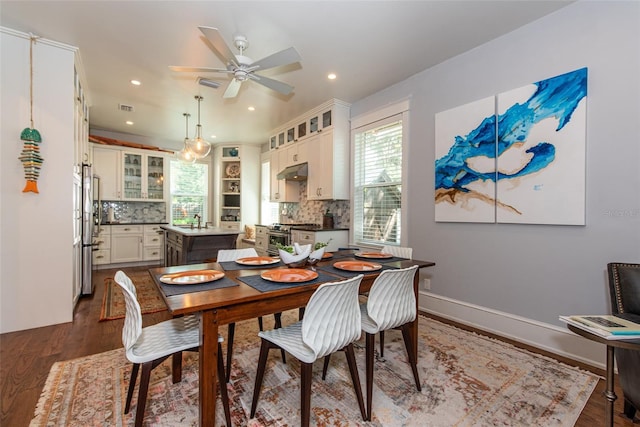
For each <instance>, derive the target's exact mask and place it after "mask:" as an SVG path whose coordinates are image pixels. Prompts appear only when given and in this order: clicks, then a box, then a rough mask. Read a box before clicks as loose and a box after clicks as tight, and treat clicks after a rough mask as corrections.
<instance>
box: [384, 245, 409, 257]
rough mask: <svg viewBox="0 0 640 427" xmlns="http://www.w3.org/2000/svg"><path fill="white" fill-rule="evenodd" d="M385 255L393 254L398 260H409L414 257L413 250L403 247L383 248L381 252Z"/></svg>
mask: <svg viewBox="0 0 640 427" xmlns="http://www.w3.org/2000/svg"><path fill="white" fill-rule="evenodd" d="M380 252H382V253H385V254H391V255H393V256H397V257H398V258H407V259H411V258H412V257H413V248H407V247H402V246H391V245H387V246H383V247H382V249H381V251H380Z"/></svg>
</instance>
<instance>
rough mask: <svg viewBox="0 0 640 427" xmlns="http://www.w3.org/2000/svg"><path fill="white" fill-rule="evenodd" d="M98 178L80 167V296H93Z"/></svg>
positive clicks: (85, 168) (90, 170)
mask: <svg viewBox="0 0 640 427" xmlns="http://www.w3.org/2000/svg"><path fill="white" fill-rule="evenodd" d="M100 212H101V209H100V178H99V177H98V176H96V175H93V171H92V167H91V165H88V164H83V165H82V295H91V294H93V277H92V273H93V251H94V250H97V249H94V243H93V238H94V237H97V235H98V226H99V225H100V222H101V218H100V216H101V215H100Z"/></svg>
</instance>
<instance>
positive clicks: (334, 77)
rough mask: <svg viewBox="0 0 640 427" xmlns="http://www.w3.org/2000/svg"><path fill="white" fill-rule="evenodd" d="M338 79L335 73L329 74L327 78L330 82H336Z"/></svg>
mask: <svg viewBox="0 0 640 427" xmlns="http://www.w3.org/2000/svg"><path fill="white" fill-rule="evenodd" d="M336 77H338V76H336V74H335V73H329V75H328V76H327V78H328V79H329V80H335V79H336Z"/></svg>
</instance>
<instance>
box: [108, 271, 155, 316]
mask: <svg viewBox="0 0 640 427" xmlns="http://www.w3.org/2000/svg"><path fill="white" fill-rule="evenodd" d="M127 275H128V276H129V278H130V279H131V281H132V282H133V284H134V285H135V287H136V294H137V295H138V303H139V304H140V309H141V310H142V314H149V313H157V312H158V311H163V310H166V309H167V306H166V304H165V303H164V301H163V299H162V296H161V295H160V292H158V289H157V288H156V285H155V283H153V279H151V276H150V275H149V273H148V272H146V271H145V272H134V273H127ZM104 286H105V288H104V297H103V299H102V308H101V310H100V321H101V322H102V321H104V320H114V319H122V318H123V317H124V314H125V311H126V308H125V302H124V296H123V295H122V290H121V289H120V286H118V284H117V283H116V282H115V281H114V280H113V278H112V277H109V278H106V279H104Z"/></svg>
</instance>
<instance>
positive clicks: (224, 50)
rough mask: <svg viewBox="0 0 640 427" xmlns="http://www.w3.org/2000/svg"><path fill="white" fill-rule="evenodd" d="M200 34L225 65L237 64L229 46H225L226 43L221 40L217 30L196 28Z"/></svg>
mask: <svg viewBox="0 0 640 427" xmlns="http://www.w3.org/2000/svg"><path fill="white" fill-rule="evenodd" d="M198 28H199V29H200V31H202V34H204V36H205V37H206V38H207V40H209V42H210V43H211V45H212V46H213V48H214V49H215V50H216V51H217V52H218V54H220V55H222V57H223V58H224V60H225V63H226V64H235V65H238V64H237V61H238V60H237V59H236V56H235V55H234V54H233V52H232V51H231V49H229V46H227V42H225V41H224V38H222V34H220V31H218V29H217V28H213V27H198Z"/></svg>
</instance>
